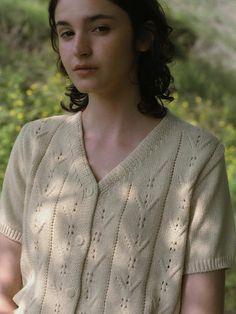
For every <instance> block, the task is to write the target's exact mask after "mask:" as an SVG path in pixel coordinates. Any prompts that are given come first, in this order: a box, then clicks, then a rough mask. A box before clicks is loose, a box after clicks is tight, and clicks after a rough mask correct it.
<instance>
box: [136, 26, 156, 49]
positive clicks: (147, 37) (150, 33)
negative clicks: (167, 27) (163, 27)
mask: <svg viewBox="0 0 236 314" xmlns="http://www.w3.org/2000/svg"><path fill="white" fill-rule="evenodd" d="M155 33H156V28H155V24H154V23H153V22H152V21H147V22H145V24H144V25H143V27H142V29H141V31H140V34H139V38H138V40H137V45H136V49H137V51H138V52H145V51H148V50H149V49H150V48H151V46H152V43H153V41H154V38H155Z"/></svg>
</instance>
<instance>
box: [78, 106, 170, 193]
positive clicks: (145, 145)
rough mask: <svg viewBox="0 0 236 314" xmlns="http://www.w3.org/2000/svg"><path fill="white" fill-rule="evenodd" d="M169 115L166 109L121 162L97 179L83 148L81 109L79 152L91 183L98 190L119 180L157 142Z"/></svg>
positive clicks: (79, 116)
mask: <svg viewBox="0 0 236 314" xmlns="http://www.w3.org/2000/svg"><path fill="white" fill-rule="evenodd" d="M169 115H170V113H169V111H168V110H167V113H166V115H165V117H164V118H162V119H161V120H160V121H159V122H158V123H157V125H156V126H154V128H153V129H152V130H151V131H149V132H148V134H147V135H146V136H145V137H144V138H143V139H142V140H141V141H140V142H139V144H138V145H137V146H136V147H135V148H134V149H133V150H132V151H131V152H130V153H128V155H127V156H126V157H125V158H124V159H123V160H122V161H121V162H119V163H118V164H117V165H116V166H115V167H114V168H112V169H111V170H110V171H109V172H108V173H107V174H106V175H105V176H103V177H102V178H101V179H100V180H97V178H96V176H95V175H94V172H93V170H92V168H91V166H90V164H89V161H88V157H87V152H86V149H85V142H84V131H83V122H82V112H81V111H80V112H78V127H79V144H80V154H81V157H82V160H83V164H84V167H85V169H86V172H87V175H88V176H89V177H90V179H91V183H93V184H96V185H97V186H98V188H99V189H100V190H102V189H105V188H106V187H108V186H110V185H111V184H112V183H114V182H116V181H117V180H119V179H120V178H121V177H122V176H123V175H125V174H126V173H128V172H129V171H130V169H132V168H133V167H135V166H137V164H139V163H140V162H141V161H142V159H144V158H145V152H146V153H147V154H149V153H150V151H151V150H153V147H154V144H155V143H157V141H158V137H157V134H158V133H161V132H160V131H161V130H164V129H165V128H164V125H165V124H166V122H167V121H168V117H169ZM159 140H160V137H159Z"/></svg>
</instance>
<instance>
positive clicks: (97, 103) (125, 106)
mask: <svg viewBox="0 0 236 314" xmlns="http://www.w3.org/2000/svg"><path fill="white" fill-rule="evenodd" d="M140 100H141V96H140V94H139V92H138V89H136V88H133V89H132V90H130V91H128V92H127V91H126V93H125V94H124V93H123V94H121V93H120V94H119V93H117V95H116V96H115V97H114V95H113V96H112V97H107V96H106V97H103V96H102V95H97V94H96V95H93V94H90V95H89V104H88V106H87V108H86V109H85V111H84V112H83V124H84V129H85V130H86V131H89V130H91V131H93V132H94V133H97V134H99V133H100V134H101V135H104V134H111V133H112V134H113V135H114V136H115V134H116V135H117V136H118V134H121V133H122V132H123V131H124V130H126V129H128V128H129V129H130V128H131V126H132V124H133V123H134V122H135V121H136V120H139V119H140V118H142V116H143V115H142V114H141V113H140V112H139V111H138V109H137V104H138V103H139V102H140Z"/></svg>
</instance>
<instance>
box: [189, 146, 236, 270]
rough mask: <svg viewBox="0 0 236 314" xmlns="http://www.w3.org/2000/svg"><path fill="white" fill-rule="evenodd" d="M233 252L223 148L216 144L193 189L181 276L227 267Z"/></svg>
mask: <svg viewBox="0 0 236 314" xmlns="http://www.w3.org/2000/svg"><path fill="white" fill-rule="evenodd" d="M235 249H236V234H235V225H234V215H233V210H232V206H231V200H230V194H229V186H228V179H227V174H226V166H225V158H224V147H223V145H222V144H218V145H217V147H216V149H215V151H214V153H213V154H212V156H211V158H210V159H209V161H208V162H207V163H206V165H205V167H204V169H203V170H202V171H201V174H200V175H199V177H198V179H197V183H196V185H195V187H194V191H193V197H192V202H191V215H190V224H189V233H188V240H187V247H186V259H185V261H186V262H185V274H190V273H198V272H207V271H213V270H217V269H224V268H228V267H230V266H232V264H233V262H234V255H235Z"/></svg>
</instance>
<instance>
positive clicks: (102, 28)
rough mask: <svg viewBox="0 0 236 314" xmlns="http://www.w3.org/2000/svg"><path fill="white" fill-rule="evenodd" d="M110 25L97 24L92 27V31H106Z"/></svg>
mask: <svg viewBox="0 0 236 314" xmlns="http://www.w3.org/2000/svg"><path fill="white" fill-rule="evenodd" d="M110 29H111V28H110V27H109V26H106V25H99V26H96V27H95V28H93V32H94V33H108V32H109V31H110Z"/></svg>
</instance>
